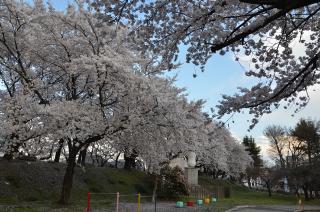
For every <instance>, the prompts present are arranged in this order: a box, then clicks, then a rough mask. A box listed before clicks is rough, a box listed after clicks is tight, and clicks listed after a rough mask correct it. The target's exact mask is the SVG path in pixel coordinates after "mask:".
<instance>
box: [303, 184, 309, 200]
mask: <svg viewBox="0 0 320 212" xmlns="http://www.w3.org/2000/svg"><path fill="white" fill-rule="evenodd" d="M302 190H303V193H304V199H305V200H306V201H309V200H310V198H309V192H308V186H307V185H304V186H302Z"/></svg>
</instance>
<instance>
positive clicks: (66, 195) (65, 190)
mask: <svg viewBox="0 0 320 212" xmlns="http://www.w3.org/2000/svg"><path fill="white" fill-rule="evenodd" d="M69 151H70V153H69V158H68V162H67V169H66V172H65V175H64V178H63V184H62V190H61V196H60V200H59V203H60V204H63V205H66V204H68V203H69V199H70V194H71V189H72V183H73V174H74V167H75V165H76V155H77V153H78V151H79V150H78V149H76V148H73V149H71V150H69Z"/></svg>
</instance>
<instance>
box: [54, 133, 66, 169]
mask: <svg viewBox="0 0 320 212" xmlns="http://www.w3.org/2000/svg"><path fill="white" fill-rule="evenodd" d="M63 143H64V140H63V139H62V138H61V139H60V140H59V147H58V150H57V151H56V154H55V156H54V161H53V162H55V163H59V161H60V156H61V151H62V147H63Z"/></svg>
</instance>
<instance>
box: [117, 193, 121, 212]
mask: <svg viewBox="0 0 320 212" xmlns="http://www.w3.org/2000/svg"><path fill="white" fill-rule="evenodd" d="M119 199H120V193H119V192H117V197H116V212H119Z"/></svg>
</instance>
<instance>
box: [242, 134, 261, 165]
mask: <svg viewBox="0 0 320 212" xmlns="http://www.w3.org/2000/svg"><path fill="white" fill-rule="evenodd" d="M242 144H243V145H244V146H245V150H246V151H247V152H248V153H249V155H250V156H251V158H252V160H253V167H261V166H262V159H261V154H260V152H261V148H260V147H259V146H257V144H256V142H255V141H254V138H252V136H250V137H248V136H245V137H244V138H243V142H242Z"/></svg>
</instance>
